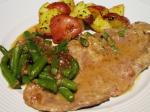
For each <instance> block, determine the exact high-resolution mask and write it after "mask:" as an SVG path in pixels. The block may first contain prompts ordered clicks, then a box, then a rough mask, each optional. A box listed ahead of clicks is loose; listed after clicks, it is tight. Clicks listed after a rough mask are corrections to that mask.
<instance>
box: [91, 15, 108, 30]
mask: <svg viewBox="0 0 150 112" xmlns="http://www.w3.org/2000/svg"><path fill="white" fill-rule="evenodd" d="M91 28H92V29H93V30H94V31H96V32H102V31H103V30H104V29H108V28H111V25H110V23H109V22H108V21H107V20H104V19H103V18H102V17H101V16H100V15H99V16H97V17H96V19H95V20H94V21H93V23H92V24H91Z"/></svg>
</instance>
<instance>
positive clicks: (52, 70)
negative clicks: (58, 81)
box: [51, 55, 59, 75]
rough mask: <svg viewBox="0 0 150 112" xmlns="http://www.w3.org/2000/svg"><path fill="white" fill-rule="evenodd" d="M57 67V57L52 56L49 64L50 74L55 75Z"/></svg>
mask: <svg viewBox="0 0 150 112" xmlns="http://www.w3.org/2000/svg"><path fill="white" fill-rule="evenodd" d="M58 65H59V58H58V56H57V55H54V56H53V59H52V62H51V74H53V75H56V74H57V72H58Z"/></svg>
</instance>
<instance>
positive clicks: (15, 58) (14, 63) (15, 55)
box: [11, 46, 22, 77]
mask: <svg viewBox="0 0 150 112" xmlns="http://www.w3.org/2000/svg"><path fill="white" fill-rule="evenodd" d="M21 52H22V48H21V46H16V47H15V48H14V50H13V51H12V60H11V69H12V71H13V75H14V77H17V75H19V67H18V65H19V60H20V56H21Z"/></svg>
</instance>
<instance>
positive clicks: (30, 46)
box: [24, 31, 41, 62]
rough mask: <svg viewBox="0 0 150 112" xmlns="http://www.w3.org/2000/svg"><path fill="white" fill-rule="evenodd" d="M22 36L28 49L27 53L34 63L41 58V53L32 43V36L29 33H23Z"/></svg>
mask: <svg viewBox="0 0 150 112" xmlns="http://www.w3.org/2000/svg"><path fill="white" fill-rule="evenodd" d="M24 36H25V38H26V40H27V47H28V50H29V52H30V53H31V55H32V59H33V62H36V61H37V59H38V58H39V57H40V56H41V52H40V50H39V48H38V46H37V45H36V44H35V43H34V42H33V40H32V38H33V35H32V34H31V33H30V32H29V31H25V32H24Z"/></svg>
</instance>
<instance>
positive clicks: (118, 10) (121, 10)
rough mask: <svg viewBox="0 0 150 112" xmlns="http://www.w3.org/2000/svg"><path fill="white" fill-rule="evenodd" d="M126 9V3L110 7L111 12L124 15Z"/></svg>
mask: <svg viewBox="0 0 150 112" xmlns="http://www.w3.org/2000/svg"><path fill="white" fill-rule="evenodd" d="M124 9H125V6H124V4H119V5H117V6H114V7H112V8H110V9H109V12H110V13H116V14H118V15H120V16H123V15H124Z"/></svg>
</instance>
